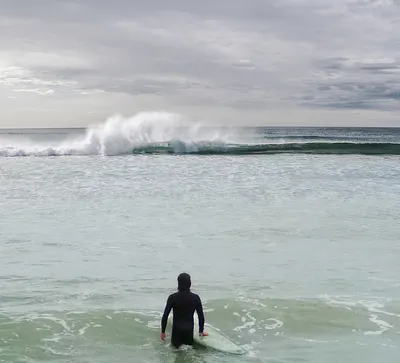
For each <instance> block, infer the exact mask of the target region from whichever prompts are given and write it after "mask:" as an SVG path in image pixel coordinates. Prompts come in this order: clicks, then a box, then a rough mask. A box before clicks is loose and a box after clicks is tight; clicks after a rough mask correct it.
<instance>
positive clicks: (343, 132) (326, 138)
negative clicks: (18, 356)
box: [0, 112, 400, 157]
mask: <svg viewBox="0 0 400 363" xmlns="http://www.w3.org/2000/svg"><path fill="white" fill-rule="evenodd" d="M60 135H61V136H62V139H60ZM56 136H57V137H56ZM282 153H289V154H321V155H324V154H334V155H340V154H359V155H400V131H399V130H398V129H367V128H364V129H346V128H341V129H333V128H331V129H328V128H216V127H210V126H203V125H201V124H195V123H191V122H189V121H187V120H184V119H183V118H182V117H180V116H179V115H176V114H171V113H160V112H147V113H139V114H137V115H135V116H134V117H131V118H123V117H122V116H119V115H116V116H114V117H112V118H110V119H108V120H107V121H106V122H105V123H103V124H99V125H94V126H91V127H89V128H88V129H86V130H84V133H83V134H76V133H74V132H71V131H64V132H61V131H60V130H56V129H53V130H46V131H43V132H42V133H40V132H38V131H36V132H35V133H34V134H32V132H28V131H23V130H22V131H19V132H18V133H15V132H14V133H4V132H3V133H1V134H0V156H3V157H22V156H68V155H81V156H84V155H101V156H113V155H114V156H115V155H126V154H195V155H196V154H197V155H265V154H282Z"/></svg>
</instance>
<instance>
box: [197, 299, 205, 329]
mask: <svg viewBox="0 0 400 363" xmlns="http://www.w3.org/2000/svg"><path fill="white" fill-rule="evenodd" d="M196 311H197V316H198V317H199V333H200V334H201V333H203V330H204V312H203V305H202V303H201V299H200V296H197V304H196Z"/></svg>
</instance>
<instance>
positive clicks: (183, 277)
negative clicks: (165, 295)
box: [177, 272, 192, 291]
mask: <svg viewBox="0 0 400 363" xmlns="http://www.w3.org/2000/svg"><path fill="white" fill-rule="evenodd" d="M177 280H178V290H179V291H184V290H190V286H191V285H192V282H191V281H190V275H189V274H187V273H186V272H182V273H181V274H180V275H179V276H178V279H177Z"/></svg>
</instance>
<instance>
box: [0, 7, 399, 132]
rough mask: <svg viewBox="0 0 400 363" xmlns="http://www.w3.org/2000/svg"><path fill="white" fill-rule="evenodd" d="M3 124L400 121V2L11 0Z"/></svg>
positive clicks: (5, 18) (3, 57)
mask: <svg viewBox="0 0 400 363" xmlns="http://www.w3.org/2000/svg"><path fill="white" fill-rule="evenodd" d="M0 100H1V101H0V102H1V103H0V127H69V126H71V127H72V126H85V125H87V124H90V123H93V122H96V123H97V122H102V121H103V120H105V119H107V118H108V117H110V116H112V115H113V114H115V113H121V114H123V115H125V116H130V115H134V114H135V113H137V112H140V111H169V112H178V113H181V114H184V115H186V116H189V117H190V118H192V119H193V120H201V121H203V122H207V123H214V124H221V123H224V124H235V125H237V124H243V125H252V124H261V125H262V124H265V125H268V124H273V125H280V124H282V125H287V124H294V125H298V124H304V125H349V126H351V125H368V126H370V125H377V126H380V125H382V126H383V125H398V126H400V6H399V1H396V0H202V1H191V0H168V1H166V0H146V1H144V0H143V1H142V0H140V1H139V0H136V1H135V0H113V1H110V0H64V1H61V0H35V1H33V0H0Z"/></svg>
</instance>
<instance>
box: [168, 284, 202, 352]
mask: <svg viewBox="0 0 400 363" xmlns="http://www.w3.org/2000/svg"><path fill="white" fill-rule="evenodd" d="M171 309H173V323H172V335H171V344H172V345H173V346H175V347H176V348H179V347H180V346H181V345H183V344H184V345H192V344H193V329H194V319H193V314H194V312H195V311H197V314H198V317H199V332H200V333H202V332H203V330H204V313H203V306H202V303H201V300H200V297H199V296H198V295H197V294H194V293H193V292H191V291H190V290H189V289H188V288H186V289H182V290H181V291H178V292H176V293H174V294H171V295H170V296H169V297H168V300H167V304H166V306H165V310H164V315H163V317H162V319H161V332H162V333H165V329H166V327H167V320H168V315H169V313H170V311H171Z"/></svg>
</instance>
